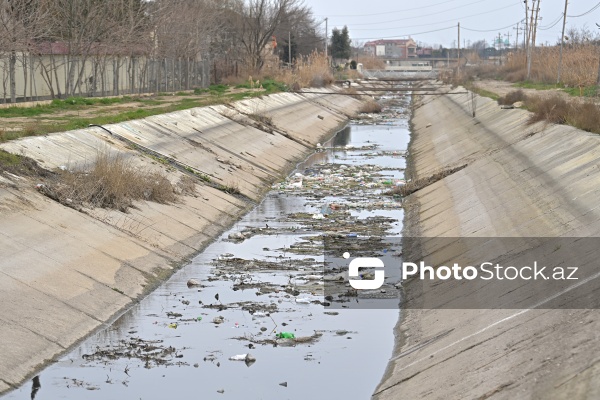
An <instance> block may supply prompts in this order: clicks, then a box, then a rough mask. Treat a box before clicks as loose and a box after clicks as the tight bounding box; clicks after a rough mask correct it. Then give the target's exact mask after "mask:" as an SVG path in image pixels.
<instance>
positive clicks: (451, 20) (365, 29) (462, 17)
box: [352, 4, 515, 31]
mask: <svg viewBox="0 0 600 400" xmlns="http://www.w3.org/2000/svg"><path fill="white" fill-rule="evenodd" d="M514 5H515V4H513V5H510V6H505V7H500V8H497V9H494V10H489V11H484V12H480V13H477V14H471V15H465V16H461V17H460V20H461V21H462V20H463V19H466V18H472V17H478V16H480V15H484V14H491V13H494V12H496V11H499V10H503V9H505V8H509V7H513V6H514ZM446 22H454V23H456V22H458V21H457V20H456V18H452V19H447V20H444V21H438V22H432V23H429V24H419V25H410V26H403V27H402V28H417V27H419V26H431V25H438V24H445V23H446ZM353 25H354V24H353ZM513 25H515V24H512V25H510V26H513ZM391 29H398V28H397V27H394V28H364V29H360V28H359V29H352V31H389V30H391Z"/></svg>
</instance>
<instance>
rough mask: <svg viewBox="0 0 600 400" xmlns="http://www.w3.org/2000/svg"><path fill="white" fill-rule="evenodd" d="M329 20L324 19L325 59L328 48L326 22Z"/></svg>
mask: <svg viewBox="0 0 600 400" xmlns="http://www.w3.org/2000/svg"><path fill="white" fill-rule="evenodd" d="M328 20H329V18H325V58H327V50H328V49H327V47H329V31H328V30H327V22H328Z"/></svg>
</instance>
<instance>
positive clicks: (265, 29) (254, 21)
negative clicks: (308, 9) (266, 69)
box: [236, 0, 305, 71]
mask: <svg viewBox="0 0 600 400" xmlns="http://www.w3.org/2000/svg"><path fill="white" fill-rule="evenodd" d="M304 9H305V6H304V5H303V2H302V0H249V1H248V4H246V5H245V6H244V7H243V9H242V10H240V11H239V14H238V17H239V20H238V21H237V23H236V27H237V39H238V40H239V42H240V43H241V44H242V46H243V49H244V53H245V56H246V57H245V61H246V64H247V67H248V68H250V69H251V70H255V71H258V70H260V69H261V68H262V67H263V65H264V59H265V48H266V47H267V44H268V43H269V42H271V41H272V40H273V34H274V32H275V30H276V29H277V28H278V27H279V26H280V25H281V24H282V22H283V20H284V17H286V15H287V16H288V18H289V17H291V15H293V14H295V13H296V12H301V11H302V10H304Z"/></svg>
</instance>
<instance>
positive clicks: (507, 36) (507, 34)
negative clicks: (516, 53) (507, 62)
mask: <svg viewBox="0 0 600 400" xmlns="http://www.w3.org/2000/svg"><path fill="white" fill-rule="evenodd" d="M504 36H506V38H507V39H508V46H507V47H508V48H509V49H510V37H511V36H512V35H511V34H510V31H508V32H506V33H505V34H504Z"/></svg>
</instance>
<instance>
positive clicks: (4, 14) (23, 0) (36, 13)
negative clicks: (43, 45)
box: [0, 0, 46, 103]
mask: <svg viewBox="0 0 600 400" xmlns="http://www.w3.org/2000/svg"><path fill="white" fill-rule="evenodd" d="M45 16H46V14H45V12H44V8H43V7H42V3H41V2H40V1H39V0H0V32H1V33H0V50H1V51H2V52H5V53H7V54H8V70H9V72H8V81H9V86H10V100H11V102H12V103H14V102H16V101H17V89H16V65H17V57H18V56H19V55H20V56H21V57H22V59H21V60H22V65H23V66H24V68H25V71H24V74H25V78H27V68H28V67H27V63H26V60H27V58H26V57H27V55H28V53H29V49H30V47H31V45H32V44H33V43H34V41H36V40H38V39H39V38H40V37H42V36H43V35H44V32H45V31H44V28H45V26H44V23H43V20H44V18H45ZM24 90H25V91H26V90H27V89H26V86H25V89H24ZM25 95H26V93H24V96H25Z"/></svg>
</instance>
